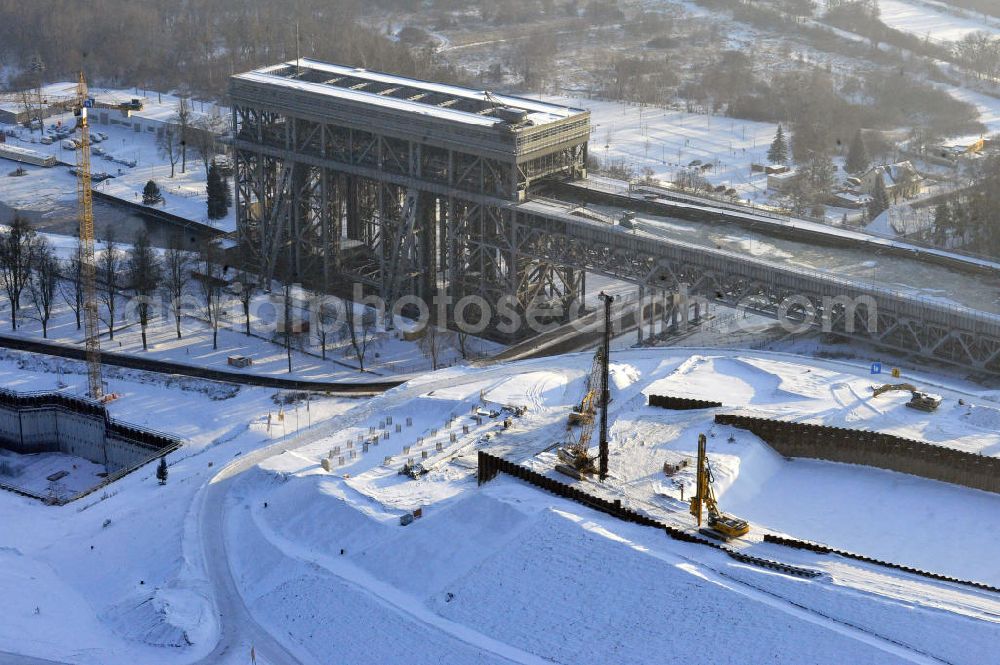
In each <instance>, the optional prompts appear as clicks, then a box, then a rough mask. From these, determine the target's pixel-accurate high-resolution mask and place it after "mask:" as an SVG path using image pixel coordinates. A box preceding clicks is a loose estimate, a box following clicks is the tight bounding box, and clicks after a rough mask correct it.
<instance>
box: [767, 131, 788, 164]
mask: <svg viewBox="0 0 1000 665" xmlns="http://www.w3.org/2000/svg"><path fill="white" fill-rule="evenodd" d="M767 160H768V161H769V162H771V163H772V164H784V163H785V162H787V161H788V140H787V139H786V138H785V130H784V129H782V127H781V125H778V131H777V132H776V133H775V134H774V141H772V142H771V147H770V149H768V151H767Z"/></svg>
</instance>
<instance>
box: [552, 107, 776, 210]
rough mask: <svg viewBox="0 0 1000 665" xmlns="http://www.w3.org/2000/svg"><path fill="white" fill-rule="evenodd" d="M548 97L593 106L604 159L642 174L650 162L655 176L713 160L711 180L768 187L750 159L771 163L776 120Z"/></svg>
mask: <svg viewBox="0 0 1000 665" xmlns="http://www.w3.org/2000/svg"><path fill="white" fill-rule="evenodd" d="M544 99H545V100H546V101H550V102H553V103H557V104H565V105H567V106H574V107H578V108H585V109H588V110H589V111H590V113H591V116H590V123H591V136H590V152H591V154H592V155H594V156H596V157H598V158H599V159H600V160H601V161H602V162H604V163H607V164H617V163H624V164H625V165H626V166H630V167H632V168H633V169H634V170H635V172H636V175H637V176H641V175H642V170H643V169H644V168H649V169H652V172H653V174H654V177H656V178H659V179H661V180H673V178H674V175H675V174H676V173H678V171H680V170H681V169H683V168H686V167H687V166H688V165H689V164H691V163H692V162H695V161H697V162H699V164H710V165H711V168H710V169H708V170H706V171H704V172H703V173H702V174H703V175H704V177H705V178H707V179H708V180H709V182H711V183H712V184H713V185H725V186H726V187H727V188H728V187H732V188H735V189H736V191H737V192H739V194H740V197H741V198H743V199H747V198H756V197H757V195H759V194H762V193H763V192H764V190H765V189H766V188H767V178H766V176H764V175H763V174H760V173H757V174H753V175H752V176H751V173H750V165H751V164H752V163H759V164H763V163H767V150H768V147H769V146H770V144H771V141H772V140H773V139H774V134H775V132H776V131H777V125H774V124H771V123H766V122H752V121H749V120H739V119H735V118H727V117H724V116H715V115H708V114H702V113H687V112H684V111H680V110H675V109H667V108H660V107H655V106H639V105H636V104H623V103H621V102H610V101H601V100H595V99H580V98H573V97H560V96H546V97H544ZM786 129H787V128H786Z"/></svg>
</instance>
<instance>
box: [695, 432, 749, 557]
mask: <svg viewBox="0 0 1000 665" xmlns="http://www.w3.org/2000/svg"><path fill="white" fill-rule="evenodd" d="M706 445H707V440H706V438H705V435H704V434H699V435H698V469H697V472H698V484H697V490H696V492H695V495H694V496H693V497H691V514H692V515H694V516H695V517H696V518H697V520H698V527H699V531H701V532H702V533H704V534H705V535H707V536H711V537H712V538H720V537H721V539H723V540H729V539H730V538H739V537H740V536H745V535H746V534H747V533H748V532H749V531H750V525H749V524H748V523H747V521H746V520H743V519H740V518H739V517H734V516H732V515H727V514H726V513H723V512H722V511H721V510H719V504H718V503H716V501H715V490H713V489H712V467H711V465H710V464H709V462H708V453H707V452H706V450H705V447H706ZM703 508H705V509H707V510H708V529H707V530H706V529H702V528H701V514H702V509H703Z"/></svg>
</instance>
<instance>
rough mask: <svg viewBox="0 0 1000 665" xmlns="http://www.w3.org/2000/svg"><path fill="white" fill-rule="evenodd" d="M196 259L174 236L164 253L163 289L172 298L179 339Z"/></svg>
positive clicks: (171, 302) (171, 304) (171, 308)
mask: <svg viewBox="0 0 1000 665" xmlns="http://www.w3.org/2000/svg"><path fill="white" fill-rule="evenodd" d="M193 267H194V259H193V258H192V256H191V254H190V253H189V252H186V251H184V250H183V249H181V239H180V237H179V236H174V238H172V239H171V240H170V247H168V248H167V251H166V253H165V254H164V255H163V272H164V280H163V289H164V291H166V293H167V298H168V299H169V300H170V311H171V313H172V314H173V315H174V324H175V326H176V328H177V339H180V338H181V315H182V314H183V313H184V296H185V293H186V291H187V285H188V283H189V282H190V281H191V270H192V268H193Z"/></svg>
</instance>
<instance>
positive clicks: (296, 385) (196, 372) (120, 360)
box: [0, 335, 405, 395]
mask: <svg viewBox="0 0 1000 665" xmlns="http://www.w3.org/2000/svg"><path fill="white" fill-rule="evenodd" d="M0 347H6V348H8V349H14V350H16V351H30V352H32V353H44V354H47V355H52V356H60V357H63V358H70V359H72V360H86V351H85V350H84V349H83V348H79V347H73V346H67V345H65V344H56V343H53V342H41V341H36V340H28V339H23V338H21V337H13V336H9V335H0ZM101 363H102V364H104V365H113V366H116V367H124V368H126V369H137V370H141V371H145V372H157V373H160V374H177V375H180V376H189V377H192V378H196V379H206V380H209V381H221V382H224V383H236V384H242V385H248V386H258V387H263V388H277V389H280V390H302V391H311V392H328V393H334V394H350V395H372V394H377V393H383V392H385V391H386V390H389V389H391V388H395V387H396V386H399V385H402V384H403V383H405V379H393V380H384V381H369V382H365V381H358V382H348V381H310V380H303V379H286V378H283V377H280V376H267V375H262V374H243V373H237V372H224V371H221V370H215V369H207V368H204V367H196V366H194V365H184V364H182V363H174V362H168V361H164V360H153V359H151V358H139V357H135V356H128V355H125V354H119V353H108V352H102V353H101Z"/></svg>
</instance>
